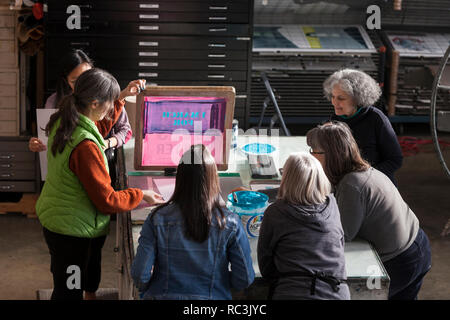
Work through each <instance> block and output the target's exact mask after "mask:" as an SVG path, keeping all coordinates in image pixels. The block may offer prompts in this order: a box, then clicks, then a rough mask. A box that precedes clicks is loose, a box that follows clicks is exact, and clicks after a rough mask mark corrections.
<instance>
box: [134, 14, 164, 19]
mask: <svg viewBox="0 0 450 320" xmlns="http://www.w3.org/2000/svg"><path fill="white" fill-rule="evenodd" d="M139 19H159V14H140V15H139Z"/></svg>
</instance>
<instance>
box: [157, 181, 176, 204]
mask: <svg viewBox="0 0 450 320" xmlns="http://www.w3.org/2000/svg"><path fill="white" fill-rule="evenodd" d="M153 182H154V183H155V185H156V188H158V190H155V191H156V192H158V193H159V194H160V195H162V196H163V198H164V200H165V201H168V200H169V199H170V197H172V194H173V192H174V190H175V179H174V178H168V179H153Z"/></svg>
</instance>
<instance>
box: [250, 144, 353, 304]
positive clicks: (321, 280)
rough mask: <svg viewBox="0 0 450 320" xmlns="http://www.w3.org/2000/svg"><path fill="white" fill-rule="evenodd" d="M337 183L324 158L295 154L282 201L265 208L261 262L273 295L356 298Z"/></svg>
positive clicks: (283, 184) (285, 174)
mask: <svg viewBox="0 0 450 320" xmlns="http://www.w3.org/2000/svg"><path fill="white" fill-rule="evenodd" d="M330 192H331V185H330V182H329V181H328V179H327V177H326V175H325V173H324V171H323V169H322V167H321V165H320V163H319V161H317V160H316V159H315V158H314V157H313V156H311V155H309V154H307V153H294V154H292V155H291V156H290V157H289V158H288V160H287V161H286V163H285V165H284V172H283V177H282V180H281V185H280V189H279V191H278V195H277V200H276V201H275V202H274V203H273V204H271V205H270V206H269V207H268V208H267V210H266V211H265V212H264V218H263V221H262V224H261V229H260V234H259V240H258V264H259V269H260V271H261V274H262V276H263V277H264V278H267V279H269V280H271V282H272V286H271V290H270V291H271V293H270V297H271V298H272V299H315V300H316V299H317V300H319V299H327V300H329V299H334V300H335V299H338V300H348V299H350V293H349V289H348V286H347V284H345V283H344V282H345V279H346V271H345V257H344V232H343V230H342V226H341V221H340V217H339V210H338V207H337V204H336V200H335V198H334V196H333V195H332V194H331V193H330Z"/></svg>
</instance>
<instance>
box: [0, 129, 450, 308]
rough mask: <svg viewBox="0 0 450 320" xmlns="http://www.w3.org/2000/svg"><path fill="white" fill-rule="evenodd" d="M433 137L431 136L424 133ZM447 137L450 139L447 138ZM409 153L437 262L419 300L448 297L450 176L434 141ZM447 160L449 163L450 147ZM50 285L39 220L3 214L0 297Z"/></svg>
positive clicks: (412, 186) (106, 261)
mask: <svg viewBox="0 0 450 320" xmlns="http://www.w3.org/2000/svg"><path fill="white" fill-rule="evenodd" d="M424 138H429V137H424ZM446 140H447V141H449V139H448V137H446ZM422 151H423V152H421V153H419V154H417V155H414V156H410V157H406V158H405V159H404V164H403V167H402V168H401V169H400V170H399V171H398V174H397V179H398V185H399V190H400V192H401V194H402V195H403V197H404V199H405V200H406V202H407V203H408V204H409V206H410V207H411V208H412V209H413V211H414V212H415V213H416V215H417V217H418V218H419V220H420V224H421V227H422V228H423V229H424V230H425V232H426V233H427V235H428V237H429V238H430V241H431V246H432V259H433V266H432V269H431V271H430V272H429V273H428V274H427V276H426V277H425V279H424V283H423V286H422V290H421V291H420V294H419V298H420V299H450V272H449V270H450V269H449V266H450V235H448V236H446V237H442V236H441V235H440V233H441V231H442V230H443V228H444V225H445V223H446V222H447V220H448V219H449V218H450V180H449V179H448V178H447V177H446V176H445V174H444V171H443V169H442V167H441V166H440V164H439V162H438V160H437V156H436V154H435V153H434V150H433V147H432V146H431V145H429V146H425V147H423V148H422ZM444 153H445V158H446V159H447V162H448V163H449V164H450V150H446V151H445V152H444ZM115 227H116V224H115V221H112V222H111V232H110V235H109V236H108V237H107V240H106V243H105V247H104V249H103V263H102V270H103V274H102V281H101V284H100V287H101V288H116V287H117V281H118V274H117V272H116V265H115V263H116V256H115V253H114V252H113V249H114V246H115V236H116V229H115ZM47 288H52V277H51V273H50V255H49V253H48V249H47V246H46V244H45V241H44V237H43V235H42V228H41V226H40V224H39V221H38V220H37V219H30V218H26V217H25V216H22V215H20V214H7V215H0V300H5V299H7V300H8V299H36V291H37V290H39V289H47Z"/></svg>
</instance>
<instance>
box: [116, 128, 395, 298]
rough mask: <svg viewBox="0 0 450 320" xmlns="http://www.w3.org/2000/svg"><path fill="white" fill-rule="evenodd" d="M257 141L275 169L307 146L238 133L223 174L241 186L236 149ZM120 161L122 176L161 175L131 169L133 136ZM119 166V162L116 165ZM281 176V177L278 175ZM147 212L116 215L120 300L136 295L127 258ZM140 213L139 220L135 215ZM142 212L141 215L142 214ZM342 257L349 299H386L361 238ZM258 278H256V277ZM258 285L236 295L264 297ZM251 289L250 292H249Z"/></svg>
mask: <svg viewBox="0 0 450 320" xmlns="http://www.w3.org/2000/svg"><path fill="white" fill-rule="evenodd" d="M253 142H260V143H270V144H271V145H273V146H275V148H276V150H275V152H274V153H272V156H273V158H274V161H275V165H276V167H277V168H280V167H282V166H283V164H284V162H285V161H286V159H287V158H288V157H289V154H291V153H293V152H299V151H304V152H307V151H308V150H309V147H308V146H307V145H306V137H304V136H298V137H267V136H239V137H238V148H237V149H232V150H231V151H230V157H229V166H228V170H227V171H225V173H228V174H230V173H239V174H240V178H241V180H242V184H243V185H244V186H247V187H248V186H249V183H250V181H252V180H254V179H251V177H250V170H249V166H248V160H247V156H246V155H245V154H244V153H243V152H242V151H241V150H240V147H241V146H244V145H245V144H247V143H253ZM120 158H121V157H119V160H120ZM123 158H124V159H123V160H124V168H123V170H124V171H125V173H126V175H127V176H129V175H139V174H143V175H144V176H148V175H151V176H154V177H161V173H160V172H145V173H140V172H137V171H136V170H135V169H134V139H132V140H130V141H129V142H128V143H127V144H126V145H125V146H124V148H123ZM119 167H120V165H119ZM279 178H281V177H279ZM149 212H150V208H146V209H140V210H133V211H132V212H130V214H129V215H127V216H125V215H118V221H117V222H118V232H117V237H118V239H117V244H118V245H117V246H118V248H119V252H120V253H121V259H119V264H118V267H119V268H120V269H121V270H122V277H121V281H120V282H121V283H120V285H119V297H120V298H121V299H132V298H134V297H136V292H135V290H133V288H132V282H131V278H130V276H129V268H130V264H131V261H132V259H133V257H134V255H135V253H136V249H137V244H138V239H139V236H140V231H141V227H142V221H143V219H145V216H146V215H148V213H149ZM136 214H138V215H140V219H139V220H140V222H137V221H136V219H135V218H133V217H135V216H136ZM142 215H144V216H142ZM256 245H257V240H252V241H250V247H251V249H252V260H253V268H254V270H255V274H256V276H257V280H258V277H261V275H260V272H259V267H258V262H257V257H256ZM345 259H346V271H347V278H348V284H349V287H350V293H351V297H352V299H355V300H356V299H387V295H388V288H389V277H388V275H387V273H386V271H385V269H384V267H383V264H382V263H381V260H380V258H379V256H378V254H377V253H376V251H375V250H374V249H373V248H372V246H371V245H370V244H369V243H368V242H367V241H365V240H361V239H357V240H354V241H352V242H347V243H346V244H345ZM259 280H260V279H259ZM256 286H258V281H255V284H254V285H252V286H251V287H250V289H249V290H247V293H246V294H244V295H239V296H238V298H249V299H264V298H265V296H261V295H265V291H261V290H259V291H258V290H257V289H254V290H252V287H256ZM250 291H252V292H250Z"/></svg>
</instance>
